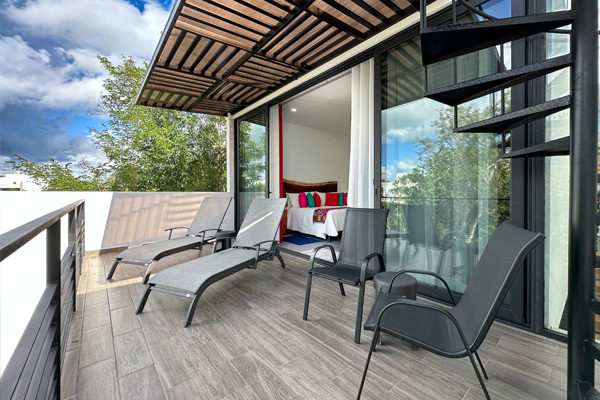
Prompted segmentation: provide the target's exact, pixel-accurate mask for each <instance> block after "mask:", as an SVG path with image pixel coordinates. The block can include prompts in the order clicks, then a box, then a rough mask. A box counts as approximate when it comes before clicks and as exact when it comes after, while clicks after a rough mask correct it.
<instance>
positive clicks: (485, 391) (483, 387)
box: [467, 349, 491, 400]
mask: <svg viewBox="0 0 600 400" xmlns="http://www.w3.org/2000/svg"><path fill="white" fill-rule="evenodd" d="M467 354H468V355H469V360H471V365H472V366H473V369H474V370H475V374H476V375H477V379H478V380H479V385H480V386H481V389H483V394H485V398H486V399H487V400H491V398H490V394H489V393H488V391H487V388H486V387H485V383H484V382H483V379H482V378H481V374H480V373H479V369H478V368H477V365H476V364H475V359H474V358H473V353H471V352H470V351H469V350H468V349H467ZM477 358H479V357H477Z"/></svg>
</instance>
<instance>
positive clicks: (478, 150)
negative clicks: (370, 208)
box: [380, 37, 524, 323]
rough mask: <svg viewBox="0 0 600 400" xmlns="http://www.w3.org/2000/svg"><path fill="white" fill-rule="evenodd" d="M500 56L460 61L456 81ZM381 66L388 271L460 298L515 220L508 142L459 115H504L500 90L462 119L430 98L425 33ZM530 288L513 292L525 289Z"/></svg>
mask: <svg viewBox="0 0 600 400" xmlns="http://www.w3.org/2000/svg"><path fill="white" fill-rule="evenodd" d="M500 52H501V51H500V50H499V49H496V48H492V49H487V50H482V51H480V52H478V53H475V54H472V55H469V56H468V57H462V58H459V59H458V60H457V63H456V68H457V73H456V77H457V79H458V80H459V81H461V80H467V79H471V78H475V77H478V76H483V75H487V74H490V73H493V72H497V70H498V69H506V68H507V66H506V65H503V61H502V60H501V57H500ZM380 66H381V67H380V69H381V74H380V76H381V114H380V115H381V205H382V207H386V208H389V209H390V215H389V218H388V240H387V242H386V253H385V256H386V266H387V268H388V269H390V270H400V269H420V270H423V269H425V270H429V271H432V272H435V273H437V274H439V275H441V276H443V277H444V279H446V280H447V282H448V283H449V285H450V287H451V289H452V290H453V291H454V292H456V293H457V294H459V295H460V294H462V293H463V292H464V290H465V288H466V286H467V284H468V283H469V280H470V278H471V275H472V273H473V271H474V268H475V266H476V264H477V260H478V258H479V256H480V255H481V252H482V251H483V249H484V247H485V245H486V244H487V241H488V239H489V237H490V235H491V234H492V232H493V231H494V230H495V229H496V227H497V226H498V225H500V224H501V223H502V222H504V221H509V220H510V173H511V171H510V163H509V162H508V161H506V160H503V159H501V158H500V152H501V145H500V136H497V135H493V134H489V133H481V134H478V133H455V132H453V128H454V126H455V119H456V120H457V122H458V124H459V125H466V124H468V123H472V122H476V121H477V120H481V119H485V118H489V117H492V116H494V115H497V114H498V113H499V112H500V109H501V108H502V107H503V106H502V102H501V98H502V97H501V94H500V93H495V94H492V95H489V96H485V97H483V98H480V99H477V101H473V102H470V103H467V104H465V105H462V106H460V107H459V108H458V109H457V113H456V115H455V113H454V109H453V108H452V107H449V106H446V105H444V104H442V103H438V102H436V101H433V100H430V99H426V98H424V97H423V88H424V83H425V82H424V81H425V73H424V68H423V67H422V66H421V59H420V42H419V39H418V37H417V38H414V39H412V40H408V41H404V42H402V43H401V44H399V45H397V46H396V47H393V48H390V49H388V50H386V51H382V52H381V53H380ZM432 67H433V68H432ZM432 67H430V68H429V69H428V74H429V76H428V81H429V84H430V85H431V84H432V82H433V83H434V85H435V86H436V87H439V86H445V85H448V84H451V83H452V79H453V74H452V71H453V65H452V62H451V61H450V62H449V63H447V62H443V63H439V64H436V65H434V66H432ZM509 95H510V94H509V93H505V94H504V96H505V98H507V97H508V96H509ZM507 103H508V104H510V102H507ZM420 283H421V285H420V287H419V291H420V292H422V293H424V294H427V295H430V296H432V297H437V298H440V299H443V300H447V295H445V294H444V293H443V290H442V288H443V286H442V285H441V284H440V283H439V282H438V281H436V280H434V279H433V278H432V279H420ZM518 285H519V284H516V285H515V286H518ZM522 285H523V284H522V283H521V287H516V288H513V290H515V291H517V292H519V293H522V291H523V286H522ZM519 298H520V299H521V298H522V296H519ZM512 301H513V298H512V297H511V296H510V295H509V296H507V302H506V306H507V307H508V308H512V307H513V306H514V307H515V309H517V310H519V312H517V313H516V314H518V315H519V317H518V318H515V319H516V321H514V322H519V323H522V322H523V321H522V320H521V318H520V316H522V314H523V312H522V310H523V308H524V305H523V304H522V301H521V302H520V303H521V304H510V303H511V302H512ZM509 314H510V313H509ZM511 319H512V318H511Z"/></svg>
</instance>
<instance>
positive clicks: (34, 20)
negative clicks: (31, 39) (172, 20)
mask: <svg viewBox="0 0 600 400" xmlns="http://www.w3.org/2000/svg"><path fill="white" fill-rule="evenodd" d="M5 14H6V16H7V17H8V18H9V19H10V20H11V21H13V22H14V23H16V24H18V25H20V26H22V27H24V28H26V29H27V31H28V33H30V34H33V35H37V36H38V37H41V38H45V37H48V36H51V37H53V38H56V39H58V40H61V41H65V42H66V43H68V44H70V46H69V48H84V49H92V50H94V51H96V52H98V53H99V54H103V55H106V56H108V55H110V54H116V55H119V54H125V55H128V56H129V55H130V56H133V57H136V58H137V57H144V58H149V57H150V56H151V55H152V53H153V51H154V48H155V46H156V44H157V42H158V38H159V37H160V32H161V30H162V29H163V28H164V24H165V21H166V20H167V17H168V11H166V10H165V9H163V8H162V6H161V5H160V4H158V3H156V2H154V1H151V2H148V3H146V4H145V7H144V11H143V12H140V10H138V9H137V8H136V7H135V6H133V5H132V4H131V3H129V2H127V1H123V0H102V1H97V0H37V1H36V0H29V1H27V2H26V3H25V5H24V6H16V5H14V4H13V5H10V6H9V7H8V8H7V10H6V12H5Z"/></svg>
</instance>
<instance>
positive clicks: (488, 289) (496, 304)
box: [450, 222, 545, 351]
mask: <svg viewBox="0 0 600 400" xmlns="http://www.w3.org/2000/svg"><path fill="white" fill-rule="evenodd" d="M544 239H545V236H544V235H542V234H541V233H536V232H531V231H528V230H525V229H522V228H518V227H516V226H514V225H511V224H509V223H507V222H504V223H503V224H502V225H500V226H499V227H498V228H496V230H495V231H494V233H493V234H492V236H490V239H489V241H488V243H487V245H486V246H485V249H484V250H483V254H482V255H481V258H480V259H479V262H478V263H477V267H476V268H475V272H474V273H473V275H472V276H471V280H470V281H469V284H468V286H467V289H466V290H465V293H464V294H463V296H462V298H461V300H460V302H459V303H458V305H457V306H456V307H454V308H453V309H452V310H450V312H451V313H452V314H453V315H454V317H455V318H456V319H457V320H458V322H459V324H460V325H461V327H462V329H463V331H464V333H465V337H466V339H467V343H468V344H469V346H470V347H471V350H472V351H475V350H477V348H479V346H480V345H481V343H482V342H483V339H484V338H485V335H486V334H487V331H488V330H489V328H490V326H491V325H492V322H493V321H494V317H495V316H496V313H497V312H498V309H499V308H500V306H501V305H502V302H503V301H504V297H506V294H507V293H508V290H509V289H510V286H511V285H512V282H513V280H514V279H515V276H516V275H517V272H518V271H519V269H520V267H521V264H522V263H523V260H524V259H525V256H527V254H528V253H529V252H530V251H531V250H532V249H533V248H534V247H535V246H537V245H538V244H540V243H541V242H542V241H543V240H544Z"/></svg>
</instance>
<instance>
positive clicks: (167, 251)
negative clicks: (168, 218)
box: [106, 197, 231, 284]
mask: <svg viewBox="0 0 600 400" xmlns="http://www.w3.org/2000/svg"><path fill="white" fill-rule="evenodd" d="M230 203H231V197H205V198H204V200H203V201H202V204H200V208H199V209H198V212H197V213H196V216H195V217H194V220H193V221H192V224H191V225H190V227H189V228H188V232H187V235H186V236H182V237H178V238H174V239H171V235H172V233H173V230H174V229H183V228H184V227H175V228H168V229H165V230H168V231H170V232H169V239H168V240H163V241H160V242H154V243H148V244H144V245H142V246H136V247H131V248H129V249H127V250H125V251H123V252H121V253H119V255H118V256H117V257H116V259H115V261H114V262H113V264H112V266H111V267H110V271H109V272H108V275H106V279H111V278H112V277H113V274H114V273H115V270H116V269H117V265H119V264H133V265H143V266H145V267H147V269H146V273H145V274H144V279H143V280H142V282H143V283H144V284H146V283H147V282H148V278H149V277H150V272H152V268H153V267H154V263H155V262H156V261H158V260H160V259H161V258H163V257H166V256H168V255H171V254H175V253H179V252H181V251H185V250H188V249H193V248H195V247H197V248H199V249H200V250H202V245H203V244H204V243H206V242H207V241H209V240H211V239H213V238H214V235H215V233H217V232H218V231H219V230H220V228H221V224H222V223H223V219H225V214H227V209H228V208H229V204H230Z"/></svg>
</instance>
